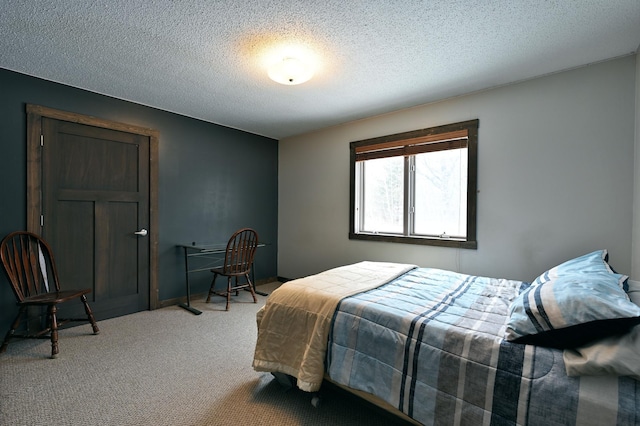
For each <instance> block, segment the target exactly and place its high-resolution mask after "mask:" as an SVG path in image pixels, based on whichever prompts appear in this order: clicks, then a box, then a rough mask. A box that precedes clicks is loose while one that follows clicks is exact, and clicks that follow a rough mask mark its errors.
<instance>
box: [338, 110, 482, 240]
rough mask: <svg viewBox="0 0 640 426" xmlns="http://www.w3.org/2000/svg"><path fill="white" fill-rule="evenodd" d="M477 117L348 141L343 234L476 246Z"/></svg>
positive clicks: (374, 238) (369, 237) (354, 237)
mask: <svg viewBox="0 0 640 426" xmlns="http://www.w3.org/2000/svg"><path fill="white" fill-rule="evenodd" d="M478 124H479V121H478V120H471V121H465V122H462V123H455V124H449V125H445V126H439V127H432V128H429V129H423V130H416V131H412V132H406V133H399V134H396V135H389V136H383V137H379V138H374V139H368V140H363V141H357V142H351V144H350V153H351V204H350V232H349V238H350V239H361V240H375V241H392V242H400V243H412V244H429V245H439V246H448V247H461V248H471V249H475V248H476V247H477V242H476V192H477V183H476V182H477V179H476V174H477V158H478Z"/></svg>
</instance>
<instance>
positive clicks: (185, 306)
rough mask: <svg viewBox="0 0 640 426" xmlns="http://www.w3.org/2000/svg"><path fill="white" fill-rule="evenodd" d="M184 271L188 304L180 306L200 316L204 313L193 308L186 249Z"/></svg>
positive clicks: (185, 251) (185, 249) (185, 250)
mask: <svg viewBox="0 0 640 426" xmlns="http://www.w3.org/2000/svg"><path fill="white" fill-rule="evenodd" d="M184 271H185V282H186V283H187V304H186V305H185V304H184V303H180V304H179V305H178V306H180V307H181V308H184V309H186V310H187V311H189V312H191V313H192V314H194V315H200V314H201V313H202V311H199V310H197V309H196V308H193V307H191V290H190V288H189V257H188V256H187V248H186V247H185V248H184Z"/></svg>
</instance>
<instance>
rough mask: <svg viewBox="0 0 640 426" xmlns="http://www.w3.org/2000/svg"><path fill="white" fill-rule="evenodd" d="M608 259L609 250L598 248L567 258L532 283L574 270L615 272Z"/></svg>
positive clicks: (541, 281)
mask: <svg viewBox="0 0 640 426" xmlns="http://www.w3.org/2000/svg"><path fill="white" fill-rule="evenodd" d="M608 260H609V254H608V252H607V250H597V251H594V252H591V253H588V254H585V255H583V256H580V257H576V258H575V259H571V260H567V261H566V262H564V263H561V264H560V265H558V266H555V267H553V268H551V269H549V270H548V271H545V272H544V273H543V274H542V275H540V276H539V277H537V278H536V279H535V280H533V282H532V283H531V284H532V285H539V284H544V283H546V282H547V281H549V280H552V279H554V278H557V277H558V276H560V275H563V274H568V273H574V272H580V273H592V272H607V273H610V274H613V273H615V271H614V270H613V269H612V268H611V266H609V263H608ZM623 284H624V283H623Z"/></svg>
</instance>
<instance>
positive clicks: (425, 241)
mask: <svg viewBox="0 0 640 426" xmlns="http://www.w3.org/2000/svg"><path fill="white" fill-rule="evenodd" d="M349 239H350V240H366V241H380V242H387V243H399V244H418V245H425V246H439V247H455V248H463V249H471V250H475V249H477V248H478V242H477V241H465V240H456V239H453V238H428V237H401V236H398V235H384V234H356V233H354V232H349Z"/></svg>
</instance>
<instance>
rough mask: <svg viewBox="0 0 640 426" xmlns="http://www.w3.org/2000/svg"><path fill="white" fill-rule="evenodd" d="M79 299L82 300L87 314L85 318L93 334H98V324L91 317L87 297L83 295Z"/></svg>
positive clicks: (91, 313)
mask: <svg viewBox="0 0 640 426" xmlns="http://www.w3.org/2000/svg"><path fill="white" fill-rule="evenodd" d="M80 299H81V300H82V303H84V311H85V312H86V313H87V318H88V319H89V322H90V323H91V328H93V334H98V333H100V329H99V328H98V324H97V323H96V319H95V318H94V317H93V312H92V311H91V308H90V307H89V302H87V296H85V295H84V294H83V295H82V297H80Z"/></svg>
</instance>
